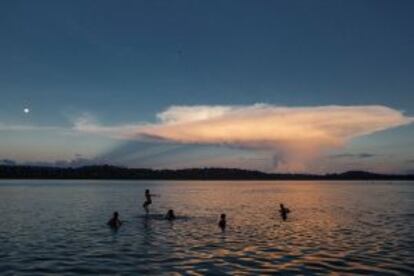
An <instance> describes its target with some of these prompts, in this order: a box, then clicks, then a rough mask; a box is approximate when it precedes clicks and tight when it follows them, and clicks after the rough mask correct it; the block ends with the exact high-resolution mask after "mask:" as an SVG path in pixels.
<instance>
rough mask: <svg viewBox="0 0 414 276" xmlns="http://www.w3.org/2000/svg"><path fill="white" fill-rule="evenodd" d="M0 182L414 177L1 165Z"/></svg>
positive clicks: (364, 174) (400, 177) (406, 176)
mask: <svg viewBox="0 0 414 276" xmlns="http://www.w3.org/2000/svg"><path fill="white" fill-rule="evenodd" d="M0 179H135V180H139V179H143V180H151V179H152V180H414V175H396V174H395V175H387V174H377V173H370V172H364V171H348V172H345V173H339V174H325V175H317V174H289V173H265V172H261V171H253V170H242V169H232V168H194V169H179V170H153V169H133V168H123V167H116V166H109V165H100V166H85V167H79V168H57V167H36V166H10V165H0Z"/></svg>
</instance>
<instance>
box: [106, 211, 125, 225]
mask: <svg viewBox="0 0 414 276" xmlns="http://www.w3.org/2000/svg"><path fill="white" fill-rule="evenodd" d="M107 225H109V226H110V227H111V228H113V229H118V228H119V227H120V226H121V225H122V221H120V220H119V214H118V212H114V215H113V217H112V218H111V219H110V220H109V221H108V222H107Z"/></svg>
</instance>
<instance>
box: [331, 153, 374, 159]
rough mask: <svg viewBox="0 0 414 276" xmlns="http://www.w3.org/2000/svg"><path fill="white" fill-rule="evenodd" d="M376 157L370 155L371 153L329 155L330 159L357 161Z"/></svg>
mask: <svg viewBox="0 0 414 276" xmlns="http://www.w3.org/2000/svg"><path fill="white" fill-rule="evenodd" d="M375 156H377V154H372V153H357V154H354V153H340V154H334V155H331V156H330V157H331V158H334V159H336V158H357V159H364V158H371V157H375Z"/></svg>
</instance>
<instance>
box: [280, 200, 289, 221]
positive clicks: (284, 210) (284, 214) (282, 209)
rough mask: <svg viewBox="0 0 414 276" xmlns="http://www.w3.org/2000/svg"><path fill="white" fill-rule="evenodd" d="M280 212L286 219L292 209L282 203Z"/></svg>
mask: <svg viewBox="0 0 414 276" xmlns="http://www.w3.org/2000/svg"><path fill="white" fill-rule="evenodd" d="M279 212H280V216H281V217H282V219H283V220H286V219H287V214H289V213H290V210H289V209H288V208H285V206H284V205H283V204H282V203H281V204H280V210H279Z"/></svg>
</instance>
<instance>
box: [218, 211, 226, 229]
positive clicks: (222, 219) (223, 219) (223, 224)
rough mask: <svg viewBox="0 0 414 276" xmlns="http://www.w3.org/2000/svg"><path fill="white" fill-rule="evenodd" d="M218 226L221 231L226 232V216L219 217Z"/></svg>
mask: <svg viewBox="0 0 414 276" xmlns="http://www.w3.org/2000/svg"><path fill="white" fill-rule="evenodd" d="M218 226H219V227H220V228H221V231H224V230H226V214H221V215H220V220H219V223H218Z"/></svg>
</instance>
